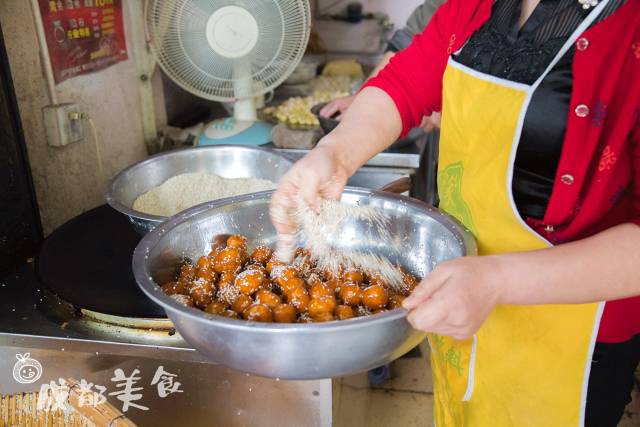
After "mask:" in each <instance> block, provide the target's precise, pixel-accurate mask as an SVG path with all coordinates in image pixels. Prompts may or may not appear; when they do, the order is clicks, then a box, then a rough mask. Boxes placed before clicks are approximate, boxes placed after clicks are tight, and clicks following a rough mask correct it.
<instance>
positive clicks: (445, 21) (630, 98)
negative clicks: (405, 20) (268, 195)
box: [272, 0, 640, 427]
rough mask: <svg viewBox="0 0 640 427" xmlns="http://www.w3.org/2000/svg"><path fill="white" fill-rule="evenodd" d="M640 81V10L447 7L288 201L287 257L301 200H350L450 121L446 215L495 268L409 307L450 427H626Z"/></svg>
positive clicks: (622, 1)
mask: <svg viewBox="0 0 640 427" xmlns="http://www.w3.org/2000/svg"><path fill="white" fill-rule="evenodd" d="M638 76H640V0H603V1H601V2H598V1H597V0H495V1H494V0H449V1H448V2H447V3H445V4H444V5H443V6H442V7H441V8H440V9H439V10H438V12H437V13H436V14H435V16H434V17H433V18H432V21H431V22H430V24H429V25H428V26H427V27H426V28H425V30H424V32H423V33H422V35H420V36H417V37H416V38H415V40H414V42H413V43H412V45H411V46H410V47H409V48H408V49H406V50H405V51H403V52H401V53H398V54H397V55H396V56H395V57H394V59H393V60H392V61H391V63H390V65H389V66H387V67H386V68H385V69H384V70H383V71H382V72H381V73H380V74H379V75H378V76H377V77H376V78H374V79H372V80H370V81H369V82H368V83H367V84H366V86H365V88H364V89H363V90H362V91H361V92H360V94H359V95H358V96H357V97H356V99H355V101H354V102H353V104H352V105H351V107H350V108H349V110H348V111H347V113H346V114H345V116H344V118H343V120H342V122H341V124H340V126H339V127H338V128H337V129H336V130H335V131H334V132H333V133H331V134H330V135H328V136H327V137H325V138H324V140H323V141H321V143H320V144H319V146H318V147H317V148H316V149H314V150H313V151H312V152H311V153H310V154H309V155H308V156H307V157H305V158H304V159H302V160H301V161H300V162H299V163H298V164H296V165H295V166H294V167H293V168H292V170H291V171H290V172H289V174H288V175H287V176H286V177H285V178H284V179H283V181H282V182H281V184H280V185H279V187H278V190H277V192H276V193H275V194H274V197H273V200H272V220H273V221H274V224H275V226H276V227H277V229H278V231H279V232H280V233H281V234H282V236H284V237H283V239H282V241H287V238H286V236H287V235H288V234H290V233H291V232H292V231H293V225H292V224H289V223H287V221H282V220H281V218H282V217H281V215H279V213H281V212H282V211H283V210H284V209H287V208H288V207H289V203H290V200H291V196H292V195H294V194H296V193H299V194H301V195H302V196H303V198H304V200H306V202H307V203H309V204H310V205H317V204H318V203H319V200H320V198H323V197H324V198H339V197H340V194H341V192H342V190H343V187H344V185H345V183H346V181H347V178H348V177H349V176H350V175H351V174H353V173H354V172H355V171H356V170H357V169H358V168H359V167H360V166H361V165H362V164H363V163H365V161H366V160H367V159H369V158H370V157H372V156H373V155H375V154H376V153H377V152H379V151H381V150H383V149H385V148H386V147H387V146H388V145H390V144H391V143H392V141H394V140H396V139H397V138H398V137H399V136H400V135H402V134H403V133H405V132H407V130H408V129H410V128H411V127H413V126H415V125H416V124H417V123H419V121H420V120H421V118H422V117H423V116H428V115H430V114H431V113H432V112H434V111H439V110H442V131H441V142H440V144H441V145H440V159H439V174H438V187H439V195H440V199H441V202H440V208H441V209H443V210H445V211H447V212H448V213H450V214H451V215H453V216H455V217H456V218H458V219H459V220H460V221H461V222H463V223H464V224H465V225H466V226H467V228H468V229H469V230H471V231H472V232H473V233H474V235H475V236H476V239H477V241H478V246H479V251H480V255H482V256H480V257H469V258H463V259H458V260H454V261H451V262H447V263H444V264H441V265H439V266H438V267H437V268H436V269H435V270H434V271H433V272H432V273H431V274H429V275H428V277H426V278H425V279H424V280H423V282H422V283H421V285H420V286H419V288H417V289H416V291H415V292H414V294H413V295H412V296H411V297H410V298H408V299H407V300H406V301H405V304H404V305H405V308H407V309H408V310H410V313H409V321H410V322H411V324H412V325H413V326H414V327H415V328H417V329H421V330H423V331H426V332H428V333H429V334H430V335H429V338H430V343H431V348H432V370H433V374H434V380H435V399H434V401H435V417H436V424H437V425H438V426H440V427H442V426H459V425H468V426H536V427H540V426H576V425H583V424H586V425H588V426H598V427H601V426H605V427H606V426H615V425H616V424H617V421H618V420H619V418H620V416H621V415H622V411H623V409H624V406H625V404H626V403H627V402H628V401H629V392H630V390H631V386H632V374H633V369H634V368H635V367H636V366H637V364H638V360H639V353H640V340H639V339H638V337H637V336H638V334H639V333H640V300H639V299H638V298H631V297H634V296H637V295H640V279H639V278H638V274H637V272H638V268H639V266H640V250H638V249H639V248H640V227H638V225H640V186H639V185H638V184H639V183H640V143H639V139H640V124H639V120H640V119H639V116H640V101H639V100H640V79H638ZM276 219H278V220H276ZM600 301H608V302H607V303H606V305H605V304H604V303H599V302H600ZM596 341H597V345H596ZM594 347H595V351H594ZM587 390H588V392H587Z"/></svg>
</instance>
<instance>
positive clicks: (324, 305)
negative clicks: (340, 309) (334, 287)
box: [308, 296, 337, 320]
mask: <svg viewBox="0 0 640 427" xmlns="http://www.w3.org/2000/svg"><path fill="white" fill-rule="evenodd" d="M336 305H337V304H336V299H335V298H334V297H333V296H330V297H326V296H325V297H322V298H313V299H311V301H310V302H309V309H308V312H309V315H310V316H311V317H313V318H314V320H315V318H316V317H317V316H318V315H320V314H322V313H331V314H333V311H334V310H335V309H336Z"/></svg>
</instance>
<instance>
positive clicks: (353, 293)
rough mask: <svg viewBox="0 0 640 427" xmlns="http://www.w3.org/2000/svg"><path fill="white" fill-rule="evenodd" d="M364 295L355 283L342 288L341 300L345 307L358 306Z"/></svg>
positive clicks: (346, 284)
mask: <svg viewBox="0 0 640 427" xmlns="http://www.w3.org/2000/svg"><path fill="white" fill-rule="evenodd" d="M363 297H364V293H363V292H362V289H360V286H358V285H356V284H355V283H345V284H344V285H343V286H342V287H341V288H340V299H341V300H342V302H343V303H344V304H345V305H351V306H356V305H358V304H360V303H361V302H362V298H363Z"/></svg>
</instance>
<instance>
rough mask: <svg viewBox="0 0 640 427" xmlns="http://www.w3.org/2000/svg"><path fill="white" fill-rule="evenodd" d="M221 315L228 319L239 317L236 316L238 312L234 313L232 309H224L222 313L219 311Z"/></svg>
mask: <svg viewBox="0 0 640 427" xmlns="http://www.w3.org/2000/svg"><path fill="white" fill-rule="evenodd" d="M220 315H221V316H224V317H228V318H229V319H239V318H240V316H238V313H236V312H235V311H233V310H225V311H223V312H222V313H220Z"/></svg>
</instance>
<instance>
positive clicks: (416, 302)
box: [403, 257, 504, 340]
mask: <svg viewBox="0 0 640 427" xmlns="http://www.w3.org/2000/svg"><path fill="white" fill-rule="evenodd" d="M499 259H500V258H499V257H465V258H458V259H455V260H452V261H447V262H444V263H442V264H439V265H438V266H436V268H435V269H434V270H433V271H432V272H431V273H430V274H429V275H428V276H427V277H426V278H425V279H424V280H423V281H422V283H420V285H419V286H418V287H417V288H416V289H415V291H414V292H413V294H411V296H410V297H408V298H407V299H406V300H405V301H404V303H403V306H404V308H406V309H408V310H410V313H409V317H408V320H409V322H410V323H411V325H412V326H413V327H414V328H416V329H418V330H421V331H425V332H433V333H437V334H439V335H446V336H450V337H452V338H455V339H459V340H461V339H466V338H469V337H471V336H472V335H473V334H475V333H476V332H477V331H478V329H480V326H482V324H483V323H484V321H485V319H486V318H487V317H488V316H489V314H490V313H491V311H493V309H494V307H495V306H496V305H497V304H500V303H501V297H502V291H503V288H504V284H503V281H502V279H501V277H503V276H502V274H501V268H502V267H501V265H500V261H499Z"/></svg>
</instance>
